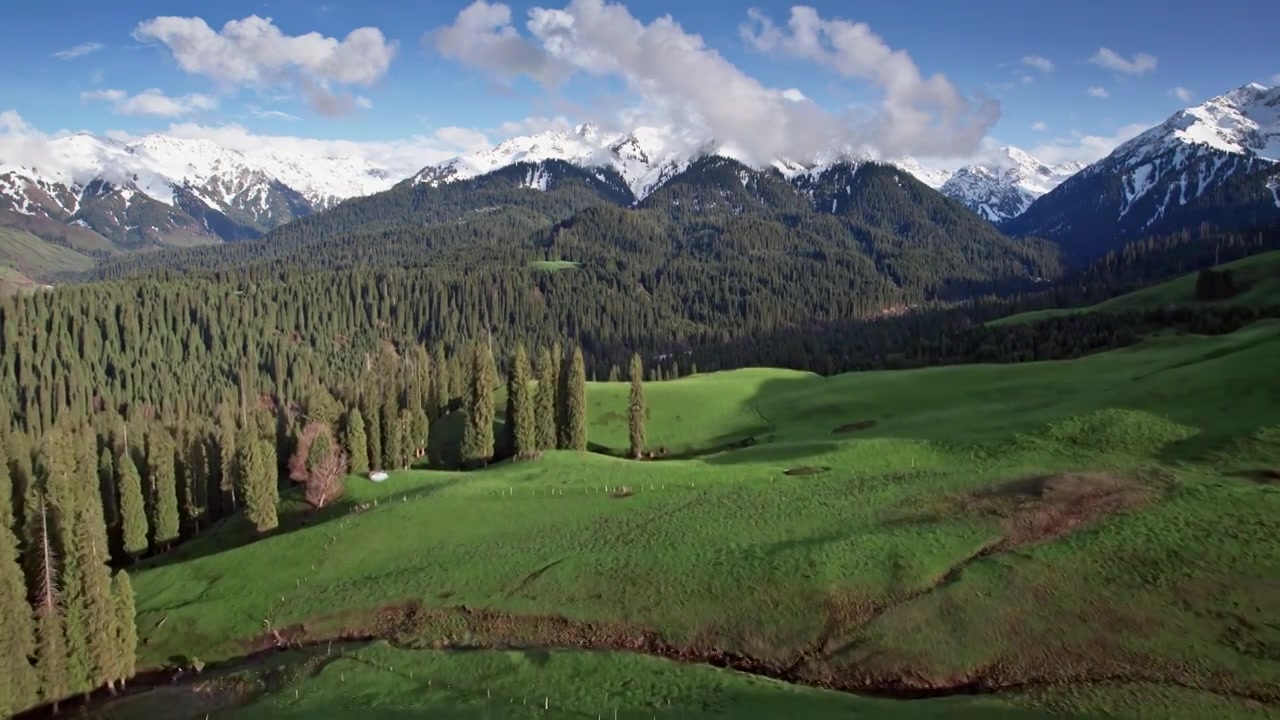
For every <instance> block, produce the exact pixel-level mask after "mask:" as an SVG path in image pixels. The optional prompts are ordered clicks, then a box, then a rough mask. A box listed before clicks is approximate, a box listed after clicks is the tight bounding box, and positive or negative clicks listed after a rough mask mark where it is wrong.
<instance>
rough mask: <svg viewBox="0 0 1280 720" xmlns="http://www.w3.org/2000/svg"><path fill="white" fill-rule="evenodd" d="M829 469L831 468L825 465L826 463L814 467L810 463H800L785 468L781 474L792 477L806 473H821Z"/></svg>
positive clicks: (802, 475)
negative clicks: (787, 468)
mask: <svg viewBox="0 0 1280 720" xmlns="http://www.w3.org/2000/svg"><path fill="white" fill-rule="evenodd" d="M830 469H831V468H829V467H827V466H826V465H823V466H821V467H814V466H812V465H801V466H800V467H793V468H791V469H790V470H785V471H783V473H782V474H783V475H791V476H792V477H804V476H806V475H821V474H822V473H824V472H827V471H829V470H830Z"/></svg>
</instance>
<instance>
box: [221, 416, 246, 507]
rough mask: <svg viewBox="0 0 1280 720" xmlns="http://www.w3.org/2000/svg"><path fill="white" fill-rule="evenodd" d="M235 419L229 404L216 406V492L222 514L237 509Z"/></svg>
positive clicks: (237, 469) (237, 481)
mask: <svg viewBox="0 0 1280 720" xmlns="http://www.w3.org/2000/svg"><path fill="white" fill-rule="evenodd" d="M237 457H238V453H237V452H236V417H235V414H234V413H233V412H232V411H231V404H230V402H227V401H223V402H222V403H221V404H220V405H219V406H218V472H219V474H218V490H219V491H221V497H222V503H223V512H224V513H225V514H228V515H229V514H231V513H233V512H235V511H236V510H238V509H239V507H240V504H239V502H238V501H237V498H236V488H238V487H240V485H241V482H240V478H239V468H238V467H237V465H236V458H237Z"/></svg>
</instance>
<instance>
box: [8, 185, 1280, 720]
mask: <svg viewBox="0 0 1280 720" xmlns="http://www.w3.org/2000/svg"><path fill="white" fill-rule="evenodd" d="M704 165H705V166H703V167H699V168H696V170H697V171H698V172H697V173H694V174H692V175H690V176H688V177H686V178H684V179H683V180H681V181H679V182H671V183H668V184H667V186H665V187H664V188H663V189H662V191H660V193H657V194H655V196H651V197H650V198H647V199H646V201H645V202H643V203H640V204H639V206H638V207H635V208H630V207H623V206H622V204H620V203H622V202H624V201H627V198H626V195H625V185H620V184H619V183H618V182H616V179H613V180H611V179H610V178H608V177H603V178H601V177H595V178H594V179H593V177H592V176H586V175H585V173H582V172H580V171H577V170H576V169H572V167H571V166H567V165H566V166H565V167H564V168H560V170H561V172H560V173H559V175H558V177H559V178H560V180H559V181H557V182H558V183H559V184H557V185H554V186H553V187H551V188H550V189H549V191H547V192H535V191H528V192H514V193H513V192H512V188H511V184H512V183H516V182H518V180H519V177H518V173H523V172H525V170H526V169H521V168H518V167H517V168H516V169H515V170H512V171H511V172H510V173H507V172H506V171H504V172H499V173H495V174H493V176H490V177H489V179H488V180H485V182H486V183H492V184H493V185H492V187H491V190H492V192H491V193H490V194H486V190H485V188H486V187H488V186H486V185H485V184H484V183H481V184H480V185H479V186H478V189H477V187H472V188H470V190H469V191H467V192H462V191H459V190H458V189H457V188H455V187H453V186H447V185H446V186H443V187H441V188H431V187H429V186H412V185H409V184H405V185H402V186H400V187H399V188H397V189H395V190H393V191H391V192H390V193H386V194H383V195H382V196H375V197H373V198H363V199H359V200H353V201H351V202H348V203H345V204H343V205H342V206H339V208H337V209H335V210H334V211H333V212H331V213H325V214H322V215H319V216H316V217H313V218H307V219H303V220H299V221H297V222H294V223H291V224H289V225H286V226H284V227H283V228H281V229H280V230H277V231H275V232H274V233H272V234H271V235H270V236H269V237H268V238H267V239H265V240H263V241H255V242H247V243H243V244H240V245H232V246H228V247H223V248H213V249H204V248H199V249H191V250H182V251H174V252H159V253H154V254H148V255H138V256H131V257H128V258H125V259H123V260H120V261H118V262H115V263H108V264H106V265H104V266H103V267H102V268H101V270H100V271H99V272H98V274H97V276H96V281H95V282H89V283H83V284H70V285H66V286H63V287H59V288H57V289H55V290H53V291H49V292H35V293H30V294H24V295H19V296H14V297H10V298H6V299H4V300H2V301H0V405H3V407H4V413H3V415H4V417H6V418H8V420H7V421H6V422H4V423H0V434H2V436H0V453H2V454H3V458H0V459H2V461H0V471H4V472H6V473H7V474H8V481H7V482H3V483H0V485H3V487H2V488H0V490H3V492H2V493H0V593H3V594H4V606H5V608H6V609H8V608H29V609H30V611H29V612H25V611H20V612H12V613H10V612H6V613H5V614H4V617H0V623H4V627H3V628H2V630H3V632H2V633H0V637H2V638H3V642H4V643H5V646H4V647H3V648H0V663H4V666H3V667H0V714H4V713H7V712H12V711H15V710H18V709H22V708H28V707H32V706H34V705H37V704H50V703H56V702H58V701H61V700H63V699H66V698H68V697H71V696H73V695H77V694H80V693H85V692H88V691H90V690H92V689H94V688H98V687H102V686H106V687H108V688H112V687H113V686H114V685H115V684H116V683H117V682H122V681H124V680H125V679H126V678H128V677H129V676H130V675H131V674H132V673H133V660H132V658H133V657H134V652H135V648H134V646H135V645H136V630H135V628H134V626H133V606H132V595H131V591H130V589H129V581H128V574H127V568H129V567H130V566H131V564H132V563H134V562H136V561H137V560H138V559H139V558H143V557H147V556H150V555H154V554H157V553H162V552H164V551H165V550H167V549H169V548H172V547H173V546H175V545H176V544H179V543H182V542H184V541H186V540H189V539H190V538H192V537H194V536H195V535H196V534H198V533H199V532H201V531H202V530H203V529H205V528H208V527H209V526H210V525H212V524H214V523H217V522H220V521H221V520H223V519H224V518H226V517H228V516H230V515H232V514H235V513H240V512H243V513H244V515H245V517H246V518H247V519H248V520H249V521H250V523H251V524H252V525H253V527H254V528H255V529H256V530H257V531H258V532H260V533H270V532H272V531H274V530H276V529H277V527H278V526H279V523H280V513H279V508H280V504H281V502H283V500H282V498H284V497H285V496H289V495H290V491H291V488H293V487H294V486H296V487H297V491H296V492H294V493H293V494H294V495H297V496H300V497H301V498H302V499H303V501H304V502H305V503H306V504H307V505H309V506H311V507H312V508H322V507H325V506H326V505H329V504H331V503H333V502H335V500H337V498H338V497H339V496H340V494H341V488H342V483H341V478H342V477H343V476H344V475H345V474H346V473H348V472H367V471H370V470H377V469H396V468H403V467H408V466H410V465H412V464H421V463H426V464H429V465H431V466H434V467H443V468H458V469H469V468H476V467H482V466H484V465H486V464H488V463H491V462H493V461H495V460H501V459H506V458H514V459H517V460H523V459H528V458H532V457H535V456H536V455H537V454H538V453H539V452H541V451H543V450H547V449H551V448H572V449H579V450H586V449H588V444H587V438H586V421H585V412H586V404H585V399H584V393H585V390H584V388H585V384H586V382H587V381H588V380H593V379H594V380H605V379H609V380H616V381H620V380H624V379H628V380H630V381H631V383H632V393H631V395H630V399H629V405H628V407H627V409H626V412H627V415H628V416H629V417H630V418H631V419H632V423H631V425H632V432H631V437H630V444H629V447H628V448H626V449H625V451H623V450H620V451H619V452H625V453H626V454H629V455H630V456H631V457H637V458H639V457H642V456H646V455H647V454H648V453H647V451H646V448H645V439H644V427H643V421H642V418H643V417H644V398H643V383H644V382H645V381H662V380H666V379H671V378H676V377H681V376H684V375H688V374H691V373H697V372H706V371H714V370H722V369H730V368H737V367H745V366H761V365H769V366H781V367H790V368H796V369H806V370H813V371H817V372H820V373H835V372H841V371H846V370H853V369H870V368H900V367H915V366H923V365H936V364H943V363H964V362H1020V361H1027V360H1043V359H1056V358H1067V357H1076V356H1079V355H1083V354H1086V353H1089V352H1095V351H1097V350H1100V349H1105V348H1111V347H1120V346H1123V345H1126V344H1129V343H1132V342H1136V341H1137V340H1138V339H1140V338H1141V337H1142V336H1143V335H1144V334H1147V333H1149V332H1151V331H1153V330H1156V329H1160V328H1168V327H1173V328H1177V329H1181V330H1184V331H1188V332H1197V333H1218V332H1228V331H1230V330H1233V329H1235V328H1238V327H1241V326H1242V325H1244V324H1247V323H1248V322H1250V321H1252V320H1254V319H1257V318H1258V317H1263V316H1271V317H1275V316H1280V308H1253V309H1246V308H1232V307H1216V306H1211V305H1205V306H1197V307H1195V308H1188V307H1173V308H1157V309H1151V310H1147V311H1143V312H1140V313H1138V312H1133V313H1094V314H1080V315H1071V316H1063V317H1053V318H1046V319H1044V320H1041V321H1039V322H1035V323H1024V324H1015V325H1010V326H1003V325H998V326H989V325H986V324H985V323H986V322H987V321H989V320H992V319H995V318H999V317H1003V316H1007V315H1010V314H1013V313H1017V312H1022V311H1026V310H1036V309H1044V308H1057V307H1066V306H1075V305H1086V304H1090V303H1094V302H1098V301H1100V300H1105V299H1107V298H1109V297H1112V296H1115V295H1119V294H1122V293H1124V292H1127V291H1129V290H1132V289H1135V288H1138V287H1142V286H1144V285H1149V284H1151V283H1154V282H1157V281H1160V280H1164V279H1167V278H1169V277H1172V276H1176V275H1179V274H1183V273H1186V272H1191V271H1195V270H1199V269H1202V268H1205V267H1208V266H1210V265H1213V264H1215V263H1218V262H1225V261H1228V260H1232V259H1236V258H1239V257H1243V256H1246V255H1249V254H1252V253H1256V252H1259V251H1262V250H1268V249H1275V248H1277V247H1280V235H1277V233H1276V232H1275V230H1274V229H1265V228H1264V229H1262V230H1258V231H1251V232H1247V233H1214V232H1211V231H1210V230H1208V229H1207V228H1206V229H1202V230H1201V231H1200V232H1196V233H1191V232H1183V233H1179V234H1177V235H1174V236H1169V237H1161V238H1151V239H1148V240H1144V241H1140V242H1137V243H1134V244H1131V245H1129V246H1127V247H1125V248H1124V249H1123V250H1120V251H1116V252H1113V253H1110V254H1108V255H1107V256H1105V257H1103V258H1101V259H1100V260H1098V261H1096V262H1094V263H1092V264H1091V265H1088V266H1087V267H1083V268H1079V269H1076V270H1070V269H1068V268H1067V267H1066V266H1064V265H1063V264H1062V262H1061V260H1060V259H1059V256H1058V253H1057V251H1056V249H1055V248H1054V246H1052V245H1050V244H1048V243H1042V242H1040V241H1036V240H1027V241H1015V240H1010V239H1008V238H1005V237H1003V236H1001V235H999V234H998V233H997V232H995V230H994V229H993V228H991V227H990V226H989V225H986V224H985V223H981V222H978V221H977V220H976V217H974V216H973V215H972V213H968V212H967V211H965V212H957V211H956V206H955V204H954V203H953V202H952V201H950V200H946V199H945V198H942V196H940V195H938V194H937V193H932V192H928V191H927V188H924V187H923V186H922V185H919V183H918V182H915V181H914V180H911V179H907V180H903V178H905V177H907V176H905V175H903V174H901V173H897V172H895V171H891V170H888V169H885V168H878V167H875V166H872V167H871V170H870V171H867V170H865V169H864V170H863V171H861V172H860V173H858V174H856V176H853V175H852V174H851V173H849V172H845V173H844V175H840V173H839V172H831V171H829V173H824V175H822V176H820V177H817V178H813V179H812V181H811V183H810V184H809V185H808V186H807V187H805V188H803V193H802V192H801V191H799V190H797V189H796V188H795V187H793V186H792V185H789V184H786V183H784V182H781V181H780V180H779V179H778V178H777V177H774V176H772V175H770V174H767V173H757V174H755V175H741V176H740V175H739V174H740V173H742V172H743V169H742V168H741V166H737V165H736V164H734V163H731V162H729V161H715V162H710V161H709V162H707V163H705V164H704ZM508 175H510V177H508ZM708 178H710V179H708ZM855 180H856V181H857V182H859V183H861V187H862V192H861V193H860V194H853V195H851V194H850V193H849V191H848V188H849V187H850V185H849V184H848V183H850V182H853V181H855ZM913 183H914V184H913ZM842 193H843V194H842ZM513 197H514V198H519V199H520V200H519V202H512V201H511V198H513ZM904 197H907V198H909V199H910V203H909V206H910V207H912V208H915V209H914V210H912V211H910V212H908V213H906V214H901V213H900V212H899V210H900V209H901V208H902V207H903V204H902V203H903V202H904V201H903V198H904ZM842 198H844V199H847V200H848V204H847V205H846V206H845V207H841V202H844V201H845V200H842ZM499 200H501V202H499ZM817 200H820V201H821V203H820V204H822V205H824V206H825V205H826V203H827V202H828V201H829V202H830V203H831V207H832V211H831V212H830V213H816V212H814V211H813V210H812V207H813V206H814V204H813V203H814V202H815V201H817ZM854 200H856V202H854ZM498 205H501V207H498ZM659 207H661V208H662V209H661V210H660V209H659ZM671 208H675V210H672V209H671ZM680 208H689V209H690V210H691V211H690V212H684V211H683V210H681V209H680ZM694 209H696V210H697V211H692V210H694ZM391 217H398V218H399V219H398V220H397V221H396V222H391V221H389V220H388V218H391ZM424 228H426V229H427V230H424ZM951 238H959V239H958V240H957V241H955V242H950V241H949V239H951ZM546 261H567V262H559V263H548V262H546ZM1231 290H1232V288H1231V286H1230V282H1229V278H1218V277H1216V276H1213V277H1210V276H1206V280H1205V282H1204V292H1205V293H1206V294H1207V295H1206V297H1208V296H1220V295H1221V293H1223V292H1230V291H1231ZM504 385H505V395H506V406H505V412H502V413H498V412H496V410H495V406H496V404H497V398H498V396H499V392H500V391H501V390H502V388H503V386H504ZM547 389H549V390H550V392H547V391H546V390H547ZM619 411H622V408H619Z"/></svg>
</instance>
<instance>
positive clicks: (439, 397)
mask: <svg viewBox="0 0 1280 720" xmlns="http://www.w3.org/2000/svg"><path fill="white" fill-rule="evenodd" d="M430 394H431V401H430V402H429V403H428V404H427V412H428V414H429V415H430V416H431V418H430V419H431V420H432V421H435V420H438V419H440V417H441V416H443V415H444V414H445V407H446V406H447V405H448V404H449V400H450V398H449V366H448V364H447V362H446V360H445V356H444V347H443V346H441V345H440V344H439V343H437V344H436V345H435V347H433V348H432V349H431V391H430Z"/></svg>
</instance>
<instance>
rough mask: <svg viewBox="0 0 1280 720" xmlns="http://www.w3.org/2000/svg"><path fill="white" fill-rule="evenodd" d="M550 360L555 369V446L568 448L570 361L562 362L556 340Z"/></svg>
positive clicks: (562, 356) (562, 354) (561, 354)
mask: <svg viewBox="0 0 1280 720" xmlns="http://www.w3.org/2000/svg"><path fill="white" fill-rule="evenodd" d="M551 362H552V363H553V364H554V366H555V369H556V447H557V448H559V449H561V450H567V449H569V406H568V404H567V403H568V401H569V395H568V387H569V370H570V367H571V364H570V363H566V362H564V350H563V349H562V348H561V346H560V343H559V342H557V343H556V344H555V345H554V346H552V350H551Z"/></svg>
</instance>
